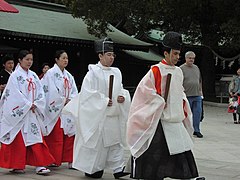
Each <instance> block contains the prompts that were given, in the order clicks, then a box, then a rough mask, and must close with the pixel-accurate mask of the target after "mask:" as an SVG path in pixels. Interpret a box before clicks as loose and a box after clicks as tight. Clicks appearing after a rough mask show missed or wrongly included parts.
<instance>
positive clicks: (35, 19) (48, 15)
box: [0, 5, 152, 50]
mask: <svg viewBox="0 0 240 180" xmlns="http://www.w3.org/2000/svg"><path fill="white" fill-rule="evenodd" d="M14 6H15V7H16V8H17V9H18V10H19V13H18V14H9V13H0V19H1V23H0V33H1V32H2V34H4V33H5V34H8V35H13V36H23V37H29V38H39V39H48V40H59V41H68V42H69V41H72V42H81V43H92V41H94V40H96V39H98V38H97V37H95V36H93V35H90V34H89V33H88V31H87V25H86V24H85V23H84V21H83V20H82V19H80V18H74V17H73V16H72V15H71V14H69V13H61V12H55V11H50V10H44V9H38V8H33V7H26V6H21V5H14ZM110 28H111V30H112V31H113V32H108V36H109V37H110V38H112V40H113V41H114V42H115V43H116V44H118V45H119V46H120V47H121V48H123V49H124V48H125V49H134V50H138V49H141V48H145V50H148V48H149V47H150V46H152V44H150V43H146V42H143V41H140V40H138V39H136V38H133V37H131V36H129V35H127V34H125V33H123V32H121V31H119V30H118V29H116V28H114V27H113V26H111V25H110Z"/></svg>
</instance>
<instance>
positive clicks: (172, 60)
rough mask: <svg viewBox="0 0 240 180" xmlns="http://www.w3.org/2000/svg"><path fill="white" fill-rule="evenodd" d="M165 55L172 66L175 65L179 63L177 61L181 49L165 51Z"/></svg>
mask: <svg viewBox="0 0 240 180" xmlns="http://www.w3.org/2000/svg"><path fill="white" fill-rule="evenodd" d="M164 55H165V60H166V61H167V63H168V64H169V65H171V66H174V65H175V64H177V62H178V60H179V58H180V50H175V49H172V50H171V51H170V53H168V52H167V51H165V52H164Z"/></svg>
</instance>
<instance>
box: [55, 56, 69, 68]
mask: <svg viewBox="0 0 240 180" xmlns="http://www.w3.org/2000/svg"><path fill="white" fill-rule="evenodd" d="M56 63H57V65H58V66H59V68H60V69H61V70H63V69H64V68H65V67H67V65H68V55H67V53H66V52H64V53H62V54H61V55H60V57H59V58H58V59H57V58H56Z"/></svg>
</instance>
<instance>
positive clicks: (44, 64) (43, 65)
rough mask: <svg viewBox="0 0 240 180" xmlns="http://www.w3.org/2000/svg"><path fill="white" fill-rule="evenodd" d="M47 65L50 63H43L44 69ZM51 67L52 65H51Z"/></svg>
mask: <svg viewBox="0 0 240 180" xmlns="http://www.w3.org/2000/svg"><path fill="white" fill-rule="evenodd" d="M45 66H49V64H48V63H43V64H42V69H43V68H44V67H45ZM49 67H50V66H49Z"/></svg>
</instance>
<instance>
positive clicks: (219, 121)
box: [0, 102, 240, 180]
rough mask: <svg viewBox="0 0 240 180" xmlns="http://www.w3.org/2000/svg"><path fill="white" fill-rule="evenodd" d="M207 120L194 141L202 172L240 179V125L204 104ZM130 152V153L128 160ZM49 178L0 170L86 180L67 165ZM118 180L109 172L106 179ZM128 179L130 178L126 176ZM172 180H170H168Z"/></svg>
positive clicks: (12, 179) (17, 178) (8, 177)
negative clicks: (201, 136) (200, 133)
mask: <svg viewBox="0 0 240 180" xmlns="http://www.w3.org/2000/svg"><path fill="white" fill-rule="evenodd" d="M204 113H205V116H204V119H203V122H202V123H201V129H202V134H203V135H204V137H203V138H202V139H198V138H194V141H195V147H194V155H195V158H196V162H197V165H198V169H199V173H200V175H201V176H205V177H206V179H207V180H237V179H240V124H233V120H232V114H229V113H227V105H226V104H213V103H207V102H204ZM127 156H128V151H126V158H127ZM51 170H52V172H51V174H50V175H48V176H40V175H36V174H35V172H34V168H33V167H30V166H27V168H26V173H25V174H21V175H13V174H11V173H9V170H7V169H0V180H31V179H34V180H84V179H86V180H87V179H88V178H86V177H84V174H83V173H82V172H79V171H76V170H69V169H67V165H66V164H63V165H62V166H61V167H59V168H51ZM110 179H114V178H113V176H112V174H111V171H109V170H108V171H106V172H105V173H104V176H103V178H102V180H110ZM125 179H128V180H129V179H130V178H129V177H126V178H125ZM167 180H170V178H167Z"/></svg>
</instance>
